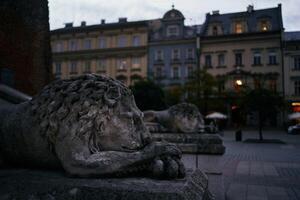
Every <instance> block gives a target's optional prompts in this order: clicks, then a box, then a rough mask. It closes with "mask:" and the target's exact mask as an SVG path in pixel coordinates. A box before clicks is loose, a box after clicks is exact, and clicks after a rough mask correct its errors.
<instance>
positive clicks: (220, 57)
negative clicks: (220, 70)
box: [218, 54, 225, 67]
mask: <svg viewBox="0 0 300 200" xmlns="http://www.w3.org/2000/svg"><path fill="white" fill-rule="evenodd" d="M218 65H219V67H223V66H225V56H224V54H219V55H218Z"/></svg>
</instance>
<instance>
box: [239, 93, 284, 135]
mask: <svg viewBox="0 0 300 200" xmlns="http://www.w3.org/2000/svg"><path fill="white" fill-rule="evenodd" d="M242 104H243V110H244V111H245V113H246V114H250V113H253V112H257V114H258V131H259V139H260V140H263V134H262V129H263V126H264V125H265V122H266V121H267V120H268V119H271V117H273V116H277V113H278V112H279V111H280V110H281V109H282V108H283V107H284V100H283V98H282V97H281V96H279V95H278V94H277V93H276V92H272V91H270V90H267V89H263V88H258V89H254V90H249V91H248V92H247V93H246V94H245V96H244V98H243V103H242Z"/></svg>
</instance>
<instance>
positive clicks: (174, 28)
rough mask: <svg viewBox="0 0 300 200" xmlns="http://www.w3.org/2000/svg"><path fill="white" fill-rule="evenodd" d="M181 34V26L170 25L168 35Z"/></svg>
mask: <svg viewBox="0 0 300 200" xmlns="http://www.w3.org/2000/svg"><path fill="white" fill-rule="evenodd" d="M178 35H179V28H178V26H176V25H173V26H168V29H167V36H168V37H170V36H178Z"/></svg>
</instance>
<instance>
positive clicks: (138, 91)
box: [130, 80, 166, 110]
mask: <svg viewBox="0 0 300 200" xmlns="http://www.w3.org/2000/svg"><path fill="white" fill-rule="evenodd" d="M130 89H131V90H132V93H133V95H134V97H135V101H136V104H137V106H138V108H139V109H141V110H162V109H165V108H166V104H165V95H164V91H163V90H162V89H161V88H160V87H159V86H158V85H156V84H155V83H154V82H152V81H149V80H145V81H144V80H142V81H139V82H136V83H135V84H134V85H133V86H131V87H130Z"/></svg>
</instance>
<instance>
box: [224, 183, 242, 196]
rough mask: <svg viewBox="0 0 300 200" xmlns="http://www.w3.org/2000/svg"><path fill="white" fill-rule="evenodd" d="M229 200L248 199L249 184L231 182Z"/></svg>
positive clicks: (228, 193)
mask: <svg viewBox="0 0 300 200" xmlns="http://www.w3.org/2000/svg"><path fill="white" fill-rule="evenodd" d="M226 198H227V199H228V200H246V199H247V185H243V184H235V183H233V184H231V185H230V187H229V189H228V192H227V194H226Z"/></svg>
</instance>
